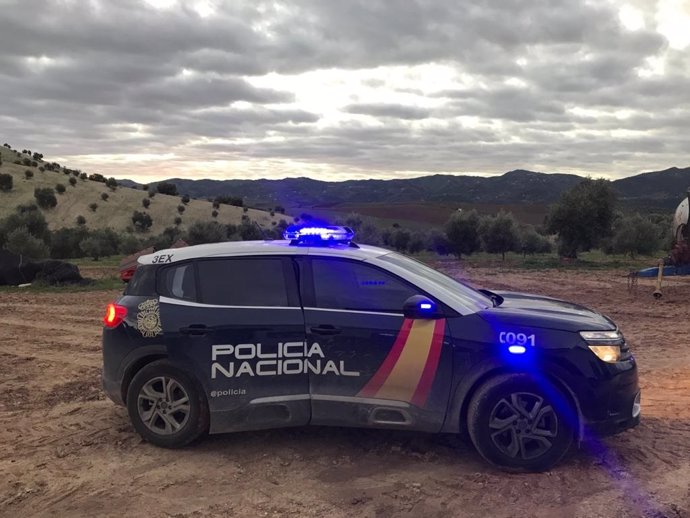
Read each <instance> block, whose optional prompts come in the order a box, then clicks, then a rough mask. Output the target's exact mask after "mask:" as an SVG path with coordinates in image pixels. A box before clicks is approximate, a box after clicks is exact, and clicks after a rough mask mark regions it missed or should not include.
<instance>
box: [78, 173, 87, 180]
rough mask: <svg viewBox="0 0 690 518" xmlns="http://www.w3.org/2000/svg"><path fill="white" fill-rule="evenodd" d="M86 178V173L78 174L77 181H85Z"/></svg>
mask: <svg viewBox="0 0 690 518" xmlns="http://www.w3.org/2000/svg"><path fill="white" fill-rule="evenodd" d="M87 178H88V176H87V174H86V173H79V179H80V180H86V179H87Z"/></svg>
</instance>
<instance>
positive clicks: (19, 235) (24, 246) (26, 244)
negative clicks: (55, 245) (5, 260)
mask: <svg viewBox="0 0 690 518" xmlns="http://www.w3.org/2000/svg"><path fill="white" fill-rule="evenodd" d="M5 248H7V249H8V250H9V251H10V252H14V253H15V254H20V255H24V256H26V257H29V258H31V259H45V258H46V257H48V246H47V245H46V244H45V243H44V242H43V241H42V240H40V239H39V238H37V237H35V236H33V235H31V233H30V232H29V229H27V228H26V227H18V228H15V229H14V230H12V231H11V232H10V233H9V234H7V241H6V243H5Z"/></svg>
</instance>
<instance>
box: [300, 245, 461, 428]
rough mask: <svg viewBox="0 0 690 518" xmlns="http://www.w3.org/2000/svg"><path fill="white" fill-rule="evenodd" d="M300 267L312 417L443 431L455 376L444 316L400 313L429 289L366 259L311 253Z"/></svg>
mask: <svg viewBox="0 0 690 518" xmlns="http://www.w3.org/2000/svg"><path fill="white" fill-rule="evenodd" d="M300 271H301V272H302V275H301V280H302V296H303V304H304V316H305V323H306V328H307V343H308V346H309V349H310V351H311V352H312V354H311V355H310V357H309V358H308V361H309V369H308V372H309V391H310V394H311V399H312V418H311V422H312V423H314V424H337V425H347V426H372V427H405V428H414V429H419V430H427V431H438V430H439V429H440V428H441V426H442V424H443V419H444V416H445V410H446V405H447V402H448V395H449V392H450V385H451V376H452V361H451V358H452V354H451V343H450V340H449V337H448V336H447V335H446V330H445V329H446V327H445V319H436V320H431V319H424V320H412V319H406V318H404V317H403V312H402V308H403V303H404V302H405V301H406V300H407V299H408V298H409V297H411V296H413V295H420V294H421V295H427V294H425V293H423V291H421V290H419V289H418V288H416V287H415V286H413V285H412V284H410V283H408V282H406V281H404V280H403V279H401V278H399V277H397V276H395V275H394V274H392V273H390V272H387V271H385V270H383V269H382V268H379V267H377V266H374V265H370V264H366V263H364V262H362V261H355V260H349V259H336V258H332V257H318V256H313V257H311V256H310V257H309V258H307V259H304V260H302V261H301V264H300ZM317 360H321V362H320V364H319V363H318V362H317Z"/></svg>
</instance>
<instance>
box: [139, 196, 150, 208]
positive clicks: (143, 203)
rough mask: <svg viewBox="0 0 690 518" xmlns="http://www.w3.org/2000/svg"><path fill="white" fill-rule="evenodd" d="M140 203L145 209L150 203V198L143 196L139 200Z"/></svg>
mask: <svg viewBox="0 0 690 518" xmlns="http://www.w3.org/2000/svg"><path fill="white" fill-rule="evenodd" d="M141 204H142V205H143V206H144V208H145V209H148V208H149V206H150V205H151V200H149V199H148V198H144V199H143V200H141Z"/></svg>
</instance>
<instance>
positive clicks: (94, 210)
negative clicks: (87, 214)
mask: <svg viewBox="0 0 690 518" xmlns="http://www.w3.org/2000/svg"><path fill="white" fill-rule="evenodd" d="M89 208H90V209H91V212H96V209H97V208H98V203H90V204H89Z"/></svg>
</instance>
